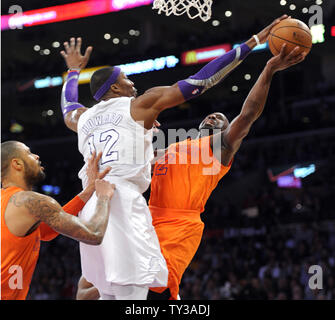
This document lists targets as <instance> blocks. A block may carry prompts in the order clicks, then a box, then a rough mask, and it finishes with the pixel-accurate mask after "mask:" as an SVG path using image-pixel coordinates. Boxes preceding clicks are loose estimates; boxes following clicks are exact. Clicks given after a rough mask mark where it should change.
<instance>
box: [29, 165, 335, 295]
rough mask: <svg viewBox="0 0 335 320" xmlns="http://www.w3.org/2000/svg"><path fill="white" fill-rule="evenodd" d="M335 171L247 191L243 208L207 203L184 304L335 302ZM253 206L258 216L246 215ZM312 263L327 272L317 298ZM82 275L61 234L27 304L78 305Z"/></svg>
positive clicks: (45, 253) (44, 249)
mask: <svg viewBox="0 0 335 320" xmlns="http://www.w3.org/2000/svg"><path fill="white" fill-rule="evenodd" d="M333 170H334V165H333V164H332V163H329V164H328V165H327V166H326V167H325V168H321V169H320V170H319V172H317V173H315V174H314V177H313V175H311V177H310V178H309V179H308V180H305V182H304V183H303V188H302V189H296V190H293V189H280V188H278V187H277V186H276V185H275V184H270V183H265V184H264V185H263V186H262V187H261V188H259V189H257V188H254V189H252V190H248V192H247V193H246V195H245V196H244V201H243V202H242V203H240V205H239V206H238V205H236V204H234V203H232V202H231V201H229V198H228V197H227V198H226V199H223V201H222V202H221V203H220V204H218V203H217V202H215V201H212V200H211V201H209V202H208V204H207V206H206V209H205V212H204V213H202V219H203V221H204V223H205V226H206V228H205V233H204V237H203V240H202V243H201V246H200V248H199V250H198V252H197V254H196V256H195V258H194V259H193V262H192V263H191V265H190V266H189V268H188V269H187V270H186V272H185V275H184V277H183V280H182V282H181V286H180V288H181V291H180V295H181V297H182V299H192V300H193V299H209V300H214V299H278V300H285V299H335V284H334V280H335V279H334V275H335V219H334V210H333V205H332V199H333V196H334V194H335V192H334V191H335V190H334V186H335V183H334V182H335V181H334V176H333V175H331V174H329V172H331V171H333ZM327 173H328V174H327ZM305 179H306V178H305ZM250 207H253V208H255V207H256V208H257V212H258V213H257V215H256V216H254V217H249V216H247V215H245V214H243V212H244V210H245V209H246V208H250ZM311 265H320V266H321V267H322V270H323V285H324V287H323V289H322V290H320V291H318V292H316V291H311V290H310V289H309V287H308V280H309V278H310V276H311V274H308V268H309V266H311ZM80 275H81V268H80V255H79V249H78V243H77V242H75V241H73V240H71V239H68V238H65V237H63V236H59V237H58V238H57V239H55V240H53V241H51V242H45V243H42V246H41V253H40V258H39V261H38V264H37V268H36V271H35V274H34V276H33V280H32V284H31V290H30V293H29V299H74V298H75V293H76V290H77V282H78V279H79V277H80Z"/></svg>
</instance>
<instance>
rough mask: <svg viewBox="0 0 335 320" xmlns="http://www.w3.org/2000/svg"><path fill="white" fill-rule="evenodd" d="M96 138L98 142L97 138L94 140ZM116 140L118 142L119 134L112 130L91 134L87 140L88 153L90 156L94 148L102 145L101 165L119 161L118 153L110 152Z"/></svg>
mask: <svg viewBox="0 0 335 320" xmlns="http://www.w3.org/2000/svg"><path fill="white" fill-rule="evenodd" d="M96 136H99V138H98V141H97V140H96V139H97V138H95V137H96ZM118 140H119V133H118V132H117V131H116V130H114V129H110V130H107V131H104V132H101V133H96V134H92V135H91V136H90V137H89V138H88V145H89V147H90V153H91V154H92V153H93V151H95V152H96V147H95V146H96V145H98V144H99V145H100V144H103V150H102V157H101V164H102V165H103V164H105V163H107V162H111V161H116V160H119V152H118V151H116V150H112V149H113V147H114V145H115V143H116V142H117V141H118ZM99 149H100V148H99Z"/></svg>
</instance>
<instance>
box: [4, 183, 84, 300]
mask: <svg viewBox="0 0 335 320" xmlns="http://www.w3.org/2000/svg"><path fill="white" fill-rule="evenodd" d="M19 191H24V190H23V189H21V188H17V187H10V188H7V189H1V299H2V300H25V299H26V296H27V294H28V291H29V286H30V282H31V278H32V275H33V273H34V270H35V266H36V263H37V260H38V256H39V251H40V240H44V241H49V240H52V239H54V238H55V237H56V236H57V235H58V234H59V233H57V232H56V231H54V230H53V229H51V228H50V227H49V226H48V225H47V224H45V223H43V222H42V223H41V224H40V226H39V227H38V228H37V229H36V230H34V231H33V232H32V233H31V234H29V235H27V236H25V237H17V236H15V235H13V234H12V233H11V232H10V231H9V229H8V228H7V225H6V222H5V211H6V208H7V204H8V201H9V199H10V198H11V196H12V195H13V194H14V193H16V192H19ZM84 205H85V203H84V202H83V201H82V200H81V199H80V198H79V197H78V196H77V197H75V198H74V199H72V200H71V201H70V202H68V203H67V204H66V205H65V206H64V207H63V210H64V211H66V212H67V213H69V214H72V215H77V214H78V212H79V211H80V210H81V209H82V208H83V206H84ZM21 279H22V283H21V282H20V280H21ZM21 284H22V286H21Z"/></svg>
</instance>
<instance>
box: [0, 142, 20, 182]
mask: <svg viewBox="0 0 335 320" xmlns="http://www.w3.org/2000/svg"><path fill="white" fill-rule="evenodd" d="M21 144H22V143H21V142H19V141H6V142H2V143H1V180H3V179H4V178H5V177H6V175H7V174H8V171H9V167H10V162H11V161H12V159H14V158H20V145H21Z"/></svg>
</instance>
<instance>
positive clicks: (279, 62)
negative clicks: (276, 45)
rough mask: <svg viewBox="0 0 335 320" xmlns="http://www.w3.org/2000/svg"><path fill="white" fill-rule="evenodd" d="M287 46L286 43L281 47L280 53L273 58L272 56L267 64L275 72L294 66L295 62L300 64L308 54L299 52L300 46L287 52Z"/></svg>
mask: <svg viewBox="0 0 335 320" xmlns="http://www.w3.org/2000/svg"><path fill="white" fill-rule="evenodd" d="M285 47H286V44H285V43H284V44H283V45H282V47H281V50H280V53H279V54H278V55H276V56H274V57H273V58H271V59H270V60H269V61H268V62H267V65H268V66H269V67H270V68H271V70H272V71H273V72H277V71H281V70H285V69H287V68H289V67H292V66H294V65H295V64H298V63H300V62H302V61H303V60H304V59H305V57H306V54H305V53H304V52H302V53H300V54H299V53H298V52H299V47H295V48H294V49H293V50H292V51H291V52H290V53H288V54H285Z"/></svg>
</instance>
